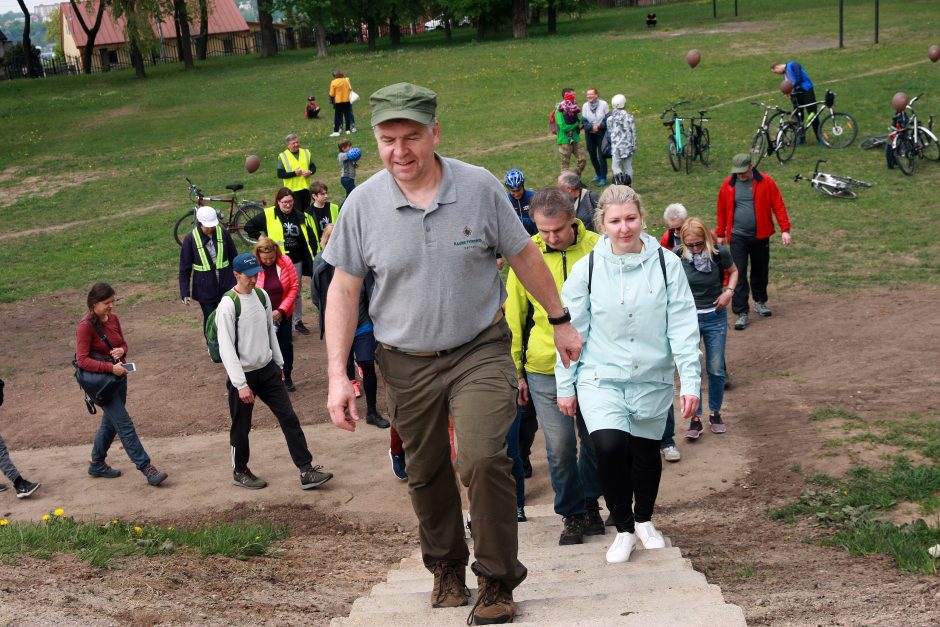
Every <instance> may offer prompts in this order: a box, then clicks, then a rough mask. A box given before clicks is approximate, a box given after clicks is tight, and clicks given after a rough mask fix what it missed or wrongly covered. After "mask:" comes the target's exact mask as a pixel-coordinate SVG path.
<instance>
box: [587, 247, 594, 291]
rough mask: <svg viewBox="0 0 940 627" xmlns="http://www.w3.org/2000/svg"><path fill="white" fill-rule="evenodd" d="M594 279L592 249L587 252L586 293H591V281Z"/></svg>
mask: <svg viewBox="0 0 940 627" xmlns="http://www.w3.org/2000/svg"><path fill="white" fill-rule="evenodd" d="M593 279H594V251H593V250H592V251H591V252H590V253H588V294H590V293H591V281H592V280H593Z"/></svg>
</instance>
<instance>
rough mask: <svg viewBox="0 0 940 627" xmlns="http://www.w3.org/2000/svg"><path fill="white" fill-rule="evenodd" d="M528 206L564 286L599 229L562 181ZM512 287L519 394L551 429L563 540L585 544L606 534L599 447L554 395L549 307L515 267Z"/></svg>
mask: <svg viewBox="0 0 940 627" xmlns="http://www.w3.org/2000/svg"><path fill="white" fill-rule="evenodd" d="M529 214H530V216H531V217H532V219H533V220H534V222H535V225H536V226H537V227H538V233H537V234H536V235H533V236H532V241H534V242H535V244H536V245H537V246H538V247H539V250H541V251H542V256H543V257H544V259H545V263H546V264H547V265H548V268H549V270H550V271H551V273H552V276H553V277H554V278H555V283H556V285H557V286H558V292H559V293H561V286H562V284H563V283H564V282H565V279H566V278H568V273H569V272H570V271H571V267H572V266H573V265H574V263H575V262H576V261H577V260H579V259H581V258H582V257H584V256H586V255H587V254H588V253H590V252H591V249H593V248H594V245H595V244H596V243H597V239H598V235H597V233H594V232H592V231H589V230H587V229H586V228H585V226H584V223H582V222H581V220H579V219H577V218H576V217H575V210H574V206H573V205H572V204H571V200H570V199H569V198H568V196H567V194H565V193H564V192H563V191H561V190H559V189H557V188H548V189H543V190H541V191H538V192H536V194H535V196H533V197H532V201H531V203H530V205H529ZM506 291H507V292H508V297H507V298H506V320H507V322H508V323H509V328H510V330H512V358H513V361H514V362H515V364H516V372H517V374H518V376H519V395H520V399H519V401H520V403H523V402H528V398H529V396H530V395H531V398H532V402H533V403H534V404H535V411H536V413H537V414H538V419H539V424H540V426H541V428H542V432H543V434H544V435H545V449H546V453H547V455H548V469H549V474H550V475H551V480H552V488H553V489H554V491H555V513H556V514H559V515H560V516H562V518H563V519H564V530H563V531H562V533H561V537H560V538H559V540H558V544H560V545H567V544H581V543H582V542H583V536H584V535H585V534H587V535H603V534H604V521H603V519H602V518H601V516H600V507H599V505H598V502H597V499H598V497H599V496H600V495H601V494H602V490H601V485H600V482H599V480H598V476H597V460H596V458H595V456H594V448H593V445H592V444H591V439H590V437H588V433H587V428H586V427H585V426H584V419H583V418H582V417H581V416H580V415H578V416H576V417H571V416H564V415H563V414H562V413H561V412H560V411H559V409H558V405H557V404H556V402H555V401H556V396H557V395H556V391H555V355H556V353H555V341H554V332H553V330H552V325H551V323H550V322H549V320H548V315H547V313H546V312H545V310H544V309H543V308H542V306H541V305H539V304H538V301H536V300H535V298H533V296H532V295H531V294H529V293H528V292H527V291H526V289H525V288H524V287H523V286H522V284H521V283H520V282H519V279H518V278H517V277H516V274H515V272H512V271H510V273H509V278H508V280H507V282H506ZM579 414H580V412H579ZM579 439H580V446H579V442H578V440H579ZM579 448H580V451H579Z"/></svg>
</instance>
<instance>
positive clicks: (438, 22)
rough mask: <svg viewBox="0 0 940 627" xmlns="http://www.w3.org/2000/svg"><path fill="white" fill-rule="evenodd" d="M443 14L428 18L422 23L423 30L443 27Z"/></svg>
mask: <svg viewBox="0 0 940 627" xmlns="http://www.w3.org/2000/svg"><path fill="white" fill-rule="evenodd" d="M444 19H445V18H444V16H443V15H438V16H437V17H435V18H434V19H432V20H428V21H427V22H425V23H424V30H437V29H438V28H444Z"/></svg>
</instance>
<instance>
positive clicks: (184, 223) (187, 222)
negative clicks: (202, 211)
mask: <svg viewBox="0 0 940 627" xmlns="http://www.w3.org/2000/svg"><path fill="white" fill-rule="evenodd" d="M195 226H196V212H195V211H187V212H186V213H184V214H183V215H182V216H180V219H179V220H177V221H176V224H175V225H173V239H175V240H176V244H177V245H178V246H182V245H183V239H184V238H185V237H186V234H187V233H189V232H190V231H192V230H193V228H194V227H195Z"/></svg>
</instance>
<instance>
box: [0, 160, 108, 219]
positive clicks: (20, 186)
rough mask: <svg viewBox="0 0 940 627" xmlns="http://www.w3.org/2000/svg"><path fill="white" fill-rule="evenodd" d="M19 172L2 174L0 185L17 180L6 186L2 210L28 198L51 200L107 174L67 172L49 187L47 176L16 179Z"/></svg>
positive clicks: (11, 170) (0, 203)
mask: <svg viewBox="0 0 940 627" xmlns="http://www.w3.org/2000/svg"><path fill="white" fill-rule="evenodd" d="M18 172H19V168H16V167H10V168H7V169H6V170H4V171H3V173H2V174H0V183H7V182H8V181H11V180H14V179H15V180H16V182H15V183H13V184H12V185H4V187H3V194H2V195H0V209H2V208H3V207H9V206H11V205H13V204H15V203H17V202H19V201H20V200H22V199H23V198H26V197H27V196H29V197H35V198H50V197H51V196H54V195H55V194H58V193H59V192H61V191H62V190H63V189H68V188H69V187H78V186H80V185H84V184H85V183H89V182H91V181H97V180H98V179H100V178H102V177H104V176H105V175H106V174H107V172H105V171H104V170H82V171H80V172H68V171H66V172H62V173H61V174H56V184H55V185H54V186H49V185H46V184H45V183H47V181H46V177H45V176H24V177H22V178H16V174H17V173H18Z"/></svg>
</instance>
